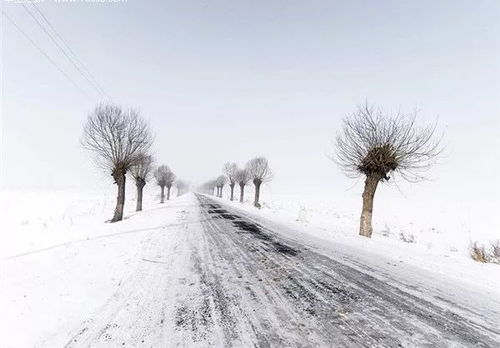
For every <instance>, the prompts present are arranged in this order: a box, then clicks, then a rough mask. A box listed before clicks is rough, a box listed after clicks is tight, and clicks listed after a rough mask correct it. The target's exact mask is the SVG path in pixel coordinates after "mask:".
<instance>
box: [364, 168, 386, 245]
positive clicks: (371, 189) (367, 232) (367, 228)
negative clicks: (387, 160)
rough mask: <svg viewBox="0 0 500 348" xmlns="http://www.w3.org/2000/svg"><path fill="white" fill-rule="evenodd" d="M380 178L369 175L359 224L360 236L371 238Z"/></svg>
mask: <svg viewBox="0 0 500 348" xmlns="http://www.w3.org/2000/svg"><path fill="white" fill-rule="evenodd" d="M380 179H381V178H380V176H377V175H369V176H367V177H366V180H365V189H364V191H363V210H362V211H361V219H360V224H359V235H360V236H364V237H368V238H371V236H372V232H373V228H372V213H373V197H374V196H375V191H376V190H377V185H378V183H379V181H380Z"/></svg>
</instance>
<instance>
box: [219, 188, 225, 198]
mask: <svg viewBox="0 0 500 348" xmlns="http://www.w3.org/2000/svg"><path fill="white" fill-rule="evenodd" d="M222 190H224V186H221V187H220V192H219V197H220V198H222Z"/></svg>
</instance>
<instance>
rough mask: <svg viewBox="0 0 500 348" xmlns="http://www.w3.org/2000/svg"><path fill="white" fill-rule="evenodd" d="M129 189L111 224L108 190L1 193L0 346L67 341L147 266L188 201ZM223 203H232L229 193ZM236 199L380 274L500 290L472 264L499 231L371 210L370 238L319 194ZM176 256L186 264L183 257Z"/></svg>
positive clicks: (492, 272)
mask: <svg viewBox="0 0 500 348" xmlns="http://www.w3.org/2000/svg"><path fill="white" fill-rule="evenodd" d="M130 186H132V185H130ZM132 189H133V187H130V192H128V196H127V204H126V209H125V211H126V214H125V216H126V218H125V220H124V221H123V222H120V223H115V224H109V223H105V221H106V220H107V219H109V218H110V217H111V216H112V212H113V208H114V204H113V203H114V202H113V201H114V192H113V191H111V190H110V191H109V192H104V191H96V192H94V193H92V192H87V193H83V192H77V191H51V192H46V191H39V192H20V191H17V192H16V191H8V192H2V198H1V206H0V208H1V211H2V212H3V213H2V219H1V225H0V230H1V231H2V233H1V235H0V238H1V240H0V262H1V263H2V267H1V283H2V287H1V289H0V306H1V308H2V309H3V314H4V315H3V316H2V319H0V335H1V336H2V337H3V338H4V339H3V341H2V345H3V346H5V347H27V346H33V345H37V346H52V344H53V343H54V342H55V343H57V345H58V346H59V345H60V344H64V343H65V342H64V339H66V338H67V333H68V332H72V330H74V328H75V327H78V325H80V324H81V323H82V322H83V321H84V320H85V319H87V318H88V317H89V315H90V314H91V313H95V312H96V311H99V308H101V307H102V306H104V305H105V301H106V300H107V299H108V297H109V294H112V293H114V292H115V291H116V289H117V288H119V287H120V286H121V284H122V282H123V281H124V280H126V279H128V278H127V277H128V275H129V274H130V269H131V268H134V269H135V268H138V267H141V266H140V265H141V262H142V261H144V260H142V259H141V255H143V254H144V248H145V244H144V241H145V240H149V239H148V238H149V237H148V236H149V235H150V234H151V235H155V234H154V233H153V232H154V231H159V230H162V231H163V230H164V231H170V230H171V228H172V226H176V223H177V220H178V218H179V214H180V213H182V211H183V199H184V198H183V197H181V198H180V199H174V200H173V201H172V202H169V203H167V204H166V205H165V206H163V207H161V206H159V205H158V204H157V202H158V197H157V193H158V192H157V191H158V190H157V189H156V187H153V186H146V191H145V200H144V208H145V209H144V211H143V212H142V213H140V214H137V213H135V212H134V208H135V199H134V197H135V194H134V191H133V190H132ZM250 193H251V190H249V192H248V196H247V197H249V198H250V196H251V194H250ZM223 201H224V202H226V203H229V201H228V200H227V199H226V198H224V199H223ZM232 205H233V206H234V207H235V208H237V209H243V210H245V211H249V212H252V213H253V214H258V215H260V216H262V217H265V218H269V219H270V220H272V221H276V222H277V223H280V224H283V225H285V226H287V227H290V228H289V229H288V230H287V231H288V232H286V231H285V232H286V233H292V232H290V231H294V230H296V231H299V232H300V233H301V234H298V235H297V236H296V237H297V238H306V237H307V238H306V239H308V241H309V242H310V241H314V242H315V243H316V244H317V245H320V246H321V245H323V244H324V245H325V246H327V245H329V244H332V243H333V244H335V245H336V248H338V249H340V250H345V252H346V253H347V254H349V253H351V254H359V255H361V254H364V253H366V254H367V257H366V260H368V262H369V264H370V265H372V266H374V267H380V270H381V271H382V272H388V270H387V269H388V268H394V272H392V271H391V272H392V273H394V274H397V272H400V273H401V274H400V276H401V278H402V279H404V278H406V277H408V278H413V279H415V277H416V275H415V274H412V275H410V274H407V273H408V269H411V268H407V267H406V266H408V267H412V266H416V267H417V268H418V269H419V270H421V271H422V272H423V273H428V274H429V275H431V278H435V279H440V284H441V283H442V284H448V285H447V286H449V287H450V288H456V289H465V291H462V290H456V291H457V293H459V294H464V293H466V292H467V289H470V290H477V291H479V292H482V293H487V294H488V295H489V296H492V297H493V298H495V297H497V298H498V296H500V276H499V275H500V266H499V265H496V264H481V263H477V262H474V261H472V260H471V259H470V257H469V255H468V245H469V242H470V240H479V241H481V242H485V243H486V242H488V241H489V240H492V239H494V238H496V237H497V235H496V234H495V233H494V232H491V231H488V232H489V233H486V232H485V233H483V234H482V235H480V234H479V233H477V232H474V233H473V234H472V233H471V232H470V231H469V230H468V229H454V226H453V221H452V219H451V220H446V219H443V223H442V225H433V224H432V223H430V222H429V221H425V220H423V221H420V222H416V221H410V220H407V219H405V218H403V217H401V216H398V217H394V218H392V219H391V217H390V216H386V215H383V214H380V215H377V213H375V218H374V220H375V232H374V236H373V238H372V239H366V238H362V237H358V235H357V223H358V212H357V211H356V210H348V209H347V207H346V206H335V204H333V203H331V202H329V200H327V199H324V198H323V199H322V198H321V197H305V196H301V197H299V196H291V195H272V194H271V193H269V192H266V191H264V195H263V208H262V209H261V210H258V209H255V208H253V207H252V206H251V204H250V202H249V199H247V200H246V202H245V204H243V205H241V204H239V203H237V202H233V203H232ZM170 206H171V207H172V209H170V208H169V207H170ZM490 232H491V233H490ZM175 233H177V232H175ZM179 233H180V232H179ZM401 233H403V234H404V235H405V236H406V237H405V238H411V237H410V235H413V238H414V240H413V242H411V243H410V242H408V240H407V241H406V242H405V241H403V240H402V238H401ZM479 236H481V238H479ZM179 241H180V240H179V239H177V242H179ZM177 242H176V243H177ZM163 243H167V244H165V247H166V248H169V250H170V249H171V250H170V251H169V252H168V253H169V255H174V254H175V248H176V246H175V245H176V244H175V243H174V244H171V243H170V242H168V238H167V239H166V240H163ZM330 250H334V249H330ZM146 251H147V250H146ZM155 255H156V254H155ZM377 255H379V256H380V260H381V261H380V262H379V264H377V261H376V259H377ZM152 256H154V255H152ZM158 257H159V256H158ZM186 257H187V256H186ZM141 260H142V261H141ZM172 262H173V261H172ZM175 262H176V264H177V263H178V264H179V267H182V265H181V263H182V262H181V261H179V260H177V261H175ZM382 263H383V264H382ZM145 291H146V290H145ZM460 296H462V295H460ZM89 325H90V324H89ZM20 332H22V334H19V333H20ZM182 339H183V338H180V340H181V341H180V342H182Z"/></svg>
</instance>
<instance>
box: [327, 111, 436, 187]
mask: <svg viewBox="0 0 500 348" xmlns="http://www.w3.org/2000/svg"><path fill="white" fill-rule="evenodd" d="M435 133H436V127H435V126H424V127H419V126H417V125H416V113H414V114H411V115H405V114H402V113H397V114H395V115H390V116H387V115H385V114H383V113H382V111H381V110H378V109H375V108H373V107H370V106H369V105H364V106H361V107H358V110H357V111H356V112H355V113H354V114H353V115H352V116H351V117H349V118H346V119H344V121H343V130H342V132H341V133H340V134H338V135H337V138H336V154H335V157H334V158H333V160H334V161H335V162H336V163H338V164H339V166H340V167H341V168H342V169H343V170H344V172H345V173H346V174H347V175H348V176H349V177H358V176H359V175H366V176H370V175H374V176H378V177H380V178H381V179H384V180H389V178H390V176H389V175H392V174H397V175H399V176H401V177H402V178H404V179H405V180H408V181H411V182H416V181H420V180H423V179H425V177H424V176H423V172H425V171H426V170H427V169H429V167H431V166H432V164H433V163H434V160H435V159H436V157H437V156H438V155H439V154H440V153H441V151H442V147H441V146H440V143H441V138H440V137H436V134H435Z"/></svg>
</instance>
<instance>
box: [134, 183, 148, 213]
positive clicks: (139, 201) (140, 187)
mask: <svg viewBox="0 0 500 348" xmlns="http://www.w3.org/2000/svg"><path fill="white" fill-rule="evenodd" d="M145 185H146V182H145V181H144V180H142V179H138V180H136V181H135V186H136V187H137V205H136V207H135V211H141V210H142V190H143V189H144V186H145Z"/></svg>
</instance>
